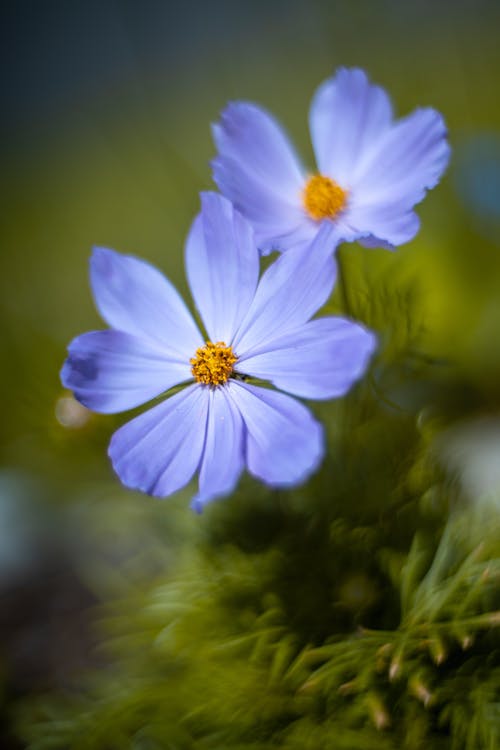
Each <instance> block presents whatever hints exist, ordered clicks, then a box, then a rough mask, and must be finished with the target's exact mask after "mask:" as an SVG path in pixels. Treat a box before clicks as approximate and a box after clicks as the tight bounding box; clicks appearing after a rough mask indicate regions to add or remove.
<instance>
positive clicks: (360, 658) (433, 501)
mask: <svg viewBox="0 0 500 750" xmlns="http://www.w3.org/2000/svg"><path fill="white" fill-rule="evenodd" d="M328 409H330V410H331V409H334V410H335V419H331V421H330V423H331V424H332V425H335V429H334V431H333V434H332V435H331V436H330V439H331V442H332V443H333V445H332V448H333V450H332V457H331V458H330V460H329V461H328V462H327V463H326V465H325V467H324V468H323V470H322V471H321V472H320V473H319V475H318V476H317V477H316V478H314V479H313V480H312V482H310V484H309V485H308V486H307V487H306V488H303V489H299V490H297V491H295V492H294V493H278V492H269V491H264V490H262V489H260V488H258V486H257V485H256V483H253V482H251V481H250V480H247V481H246V482H244V483H243V485H242V487H241V488H240V490H239V491H238V492H237V493H236V495H235V496H234V497H233V498H231V499H230V500H228V501H225V502H222V503H219V504H215V505H214V506H213V507H211V508H210V509H209V510H208V512H207V513H206V514H204V516H202V517H200V518H199V519H197V528H198V531H197V533H195V538H194V539H189V541H188V543H187V544H186V545H185V549H184V551H180V552H179V555H178V558H177V561H176V564H175V566H174V568H173V569H171V570H169V571H168V572H166V573H164V574H162V575H160V576H158V578H157V580H155V581H154V582H152V583H150V584H149V585H148V586H147V587H146V586H144V585H143V586H135V585H134V586H130V587H129V589H128V590H126V591H125V592H124V593H123V594H122V596H121V597H120V599H119V600H117V601H115V602H114V603H112V604H109V603H108V604H107V605H106V606H105V607H104V610H103V611H101V614H100V618H99V620H100V633H101V638H100V639H101V644H102V645H101V648H100V652H99V659H100V662H101V664H102V666H101V668H100V669H98V670H94V672H92V673H91V674H89V675H87V676H86V677H85V679H84V681H83V685H82V684H80V685H79V686H78V688H76V686H74V687H73V689H72V690H70V691H68V692H67V694H66V695H65V696H64V697H62V696H61V695H59V696H54V695H52V696H46V697H42V698H39V699H37V700H35V701H31V702H29V703H27V704H25V706H24V707H23V709H22V711H20V712H19V715H18V726H19V731H20V733H21V734H22V736H23V737H24V739H25V741H26V742H27V746H28V747H29V748H30V749H31V750H56V749H59V748H61V749H62V748H67V749H71V750H112V749H113V748H124V747H133V748H137V749H140V750H150V749H151V750H154V749H156V748H158V749H159V748H175V750H183V749H184V748H200V750H204V749H205V748H206V749H207V750H212V749H213V750H216V749H220V748H231V750H232V749H233V748H234V749H235V750H236V749H237V748H238V749H239V748H241V749H242V750H243V748H245V749H246V750H257V748H261V749H264V748H266V749H267V748H287V750H288V748H290V750H293V749H294V748H297V750H298V749H299V748H301V749H302V750H303V749H304V748H305V749H307V748H310V749H311V750H321V749H322V748H325V750H326V748H332V747H333V748H335V749H336V750H337V749H338V750H354V748H356V749H360V750H363V749H364V748H366V750H377V749H378V748H380V749H381V750H396V749H398V750H400V749H403V750H420V748H422V747H428V748H431V749H432V748H436V749H437V748H439V749H440V750H441V749H442V748H449V749H450V750H493V748H495V747H497V746H498V737H499V734H498V733H499V731H500V715H499V694H498V691H499V688H500V650H499V647H500V643H499V640H498V635H497V633H498V625H499V624H500V613H499V610H500V596H499V593H500V588H499V586H498V583H499V573H500V541H499V540H500V522H499V520H498V516H497V515H495V514H493V513H491V507H490V506H488V505H484V504H482V503H480V504H479V506H478V507H476V508H473V507H470V506H467V505H465V502H464V500H460V498H458V496H457V494H458V493H457V487H456V486H455V485H454V484H453V483H451V484H450V478H449V477H447V476H446V475H445V474H444V473H443V471H442V470H441V469H440V467H439V466H438V465H437V463H436V461H435V457H434V456H433V453H432V451H431V450H430V446H431V445H432V440H431V439H430V438H429V427H428V424H427V423H425V427H424V428H423V429H421V430H420V431H419V430H417V429H415V427H414V426H413V427H412V426H411V425H412V424H414V423H413V420H412V419H409V418H403V417H401V416H398V417H397V418H393V417H388V415H387V413H386V412H385V411H384V410H383V409H381V407H380V406H379V405H378V404H377V401H376V399H372V398H370V397H369V395H368V393H367V392H366V391H365V390H363V389H362V388H360V389H358V392H357V393H355V394H354V395H353V396H352V397H351V398H349V399H348V400H347V401H346V402H345V403H343V404H337V405H335V406H334V407H332V406H330V407H328V408H327V411H328ZM331 416H332V415H331V414H330V417H331ZM381 424H383V425H384V427H385V430H384V431H383V432H384V440H383V441H381V440H380V439H379V440H374V439H373V437H374V434H378V435H379V436H381V435H382V431H381ZM339 425H342V429H340V428H339ZM389 427H390V428H391V429H388V428H389ZM431 434H432V430H431ZM353 446H354V448H353ZM333 456H335V459H333ZM388 456H391V457H392V461H387V457H388ZM340 464H342V470H340ZM384 492H387V502H386V505H385V507H380V497H381V496H383V493H384ZM373 494H375V497H376V498H377V499H378V502H377V503H373V504H370V502H369V501H368V500H369V497H370V495H373ZM354 499H355V500H356V502H354ZM452 499H453V508H452V509H451V512H450V502H451V501H452ZM415 529H418V531H416V532H415Z"/></svg>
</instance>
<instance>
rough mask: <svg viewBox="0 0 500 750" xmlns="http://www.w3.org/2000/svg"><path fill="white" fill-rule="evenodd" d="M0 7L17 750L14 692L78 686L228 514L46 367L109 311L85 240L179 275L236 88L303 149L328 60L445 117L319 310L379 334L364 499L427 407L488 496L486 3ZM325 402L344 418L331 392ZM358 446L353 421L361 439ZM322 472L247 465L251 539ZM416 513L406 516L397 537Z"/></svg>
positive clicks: (1, 581)
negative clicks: (385, 226) (380, 234)
mask: <svg viewBox="0 0 500 750" xmlns="http://www.w3.org/2000/svg"><path fill="white" fill-rule="evenodd" d="M1 16H2V19H1V35H2V42H1V45H0V56H1V58H2V74H3V96H2V101H3V115H2V120H1V122H0V129H1V145H2V147H3V152H4V153H3V167H2V228H1V240H2V241H1V257H0V263H1V266H0V308H1V311H2V320H3V321H4V326H3V331H2V335H1V337H0V352H1V363H2V364H1V369H0V379H1V392H2V396H3V402H2V420H1V427H0V439H1V443H0V451H1V470H0V638H1V644H0V688H1V689H2V691H3V695H4V701H3V708H2V713H1V715H0V722H1V728H0V746H1V747H2V748H3V747H5V748H11V747H12V748H16V747H22V746H24V745H23V740H22V739H19V735H20V734H21V735H22V734H23V731H24V730H19V729H18V728H16V727H18V726H19V725H22V726H29V725H30V721H31V719H30V718H28V719H25V718H23V719H20V720H19V719H18V718H17V711H18V709H17V707H18V705H21V704H22V705H24V702H25V701H26V699H28V698H30V696H36V695H38V694H40V693H44V692H45V691H55V692H56V693H57V692H61V691H65V690H68V689H71V690H73V689H74V686H75V684H77V685H78V684H79V680H80V678H79V675H80V674H81V672H82V670H87V669H89V668H97V669H99V668H100V667H102V664H103V663H107V657H105V656H103V655H102V653H101V650H100V649H99V648H98V647H97V644H99V643H100V641H101V639H102V631H101V626H100V618H101V614H102V612H101V608H102V607H103V606H107V605H108V604H109V602H111V601H115V600H117V599H120V597H122V596H123V597H127V596H128V595H129V592H130V590H131V589H132V590H134V591H135V592H136V593H137V592H139V591H140V590H141V588H144V589H145V588H147V587H148V586H149V585H150V583H151V582H152V581H156V580H158V579H159V578H160V579H161V578H162V577H163V578H166V577H168V571H169V570H170V569H171V566H173V565H174V562H175V561H176V560H177V558H178V557H179V555H183V556H186V555H187V556H189V555H190V554H192V555H194V554H197V551H198V545H199V543H200V542H199V533H200V528H201V531H202V534H213V533H214V532H213V528H214V524H215V528H218V527H217V523H218V520H217V519H218V518H219V515H220V514H221V513H222V514H223V513H228V514H231V513H232V509H235V508H236V500H237V499H238V498H236V499H230V500H228V501H223V502H222V505H224V507H225V508H226V510H221V509H220V507H217V508H215V509H214V510H212V509H209V511H208V512H207V513H206V514H204V515H203V516H202V517H196V516H194V514H192V513H191V511H190V510H189V508H188V500H189V496H190V492H189V490H187V491H185V492H182V493H180V494H179V496H178V497H176V498H175V499H174V500H169V501H167V502H165V503H159V502H158V501H155V500H152V499H151V498H148V497H144V496H140V495H139V494H134V493H132V492H128V491H126V490H124V489H122V488H121V487H120V485H119V483H118V481H117V480H116V478H115V477H114V476H113V474H112V471H111V468H110V466H109V464H108V460H107V457H106V446H107V443H108V440H109V437H110V435H111V433H112V431H113V429H114V428H115V427H116V426H117V425H119V424H121V423H123V421H124V419H125V418H126V417H123V416H118V417H106V416H95V415H92V414H90V413H88V412H87V411H86V410H85V409H83V408H82V407H80V406H79V405H78V404H76V403H75V402H74V401H73V400H72V398H71V396H70V394H68V393H66V392H64V391H63V389H62V388H61V385H60V383H59V378H58V373H59V369H60V367H61V364H62V362H63V360H64V357H65V347H66V345H67V343H68V342H69V340H70V339H71V338H72V337H74V336H75V335H77V334H78V333H81V332H83V331H86V330H90V329H94V328H99V327H101V326H102V324H101V322H100V321H99V319H98V316H97V314H96V312H95V310H94V307H93V303H92V298H91V294H90V291H89V284H88V258H89V254H90V250H91V247H92V245H94V244H99V245H105V246H108V247H111V248H114V249H116V250H120V251H123V252H127V253H134V254H137V255H140V256H142V257H144V258H146V259H148V260H150V261H152V262H153V263H155V264H156V265H158V266H159V267H160V268H161V269H162V270H163V271H164V272H165V273H166V274H167V275H168V276H169V277H170V278H171V279H172V280H173V281H174V283H175V284H176V285H178V287H179V288H180V289H181V291H182V292H183V293H187V286H186V282H185V279H184V274H183V262H182V257H183V243H184V238H185V236H186V233H187V231H188V228H189V225H190V222H191V220H192V219H193V217H194V215H195V213H196V211H197V210H198V205H199V203H198V192H199V191H200V190H206V189H212V188H213V184H212V182H211V178H210V168H209V160H210V159H211V158H212V156H213V155H214V149H213V145H212V142H211V137H210V129H209V124H210V122H213V121H214V120H216V118H217V117H218V113H219V112H220V110H221V108H222V107H223V106H224V104H225V103H226V102H227V100H229V99H249V100H253V101H257V102H259V103H261V104H262V105H263V106H265V107H267V108H268V109H270V110H271V111H273V112H274V113H275V115H276V116H277V117H278V118H280V120H281V121H282V122H283V124H284V125H285V127H286V128H287V129H288V131H289V133H290V135H291V137H292V138H293V140H294V142H295V144H296V145H297V148H298V149H299V150H300V152H301V153H302V155H303V158H304V160H305V162H306V163H308V162H309V163H312V152H311V147H310V143H309V140H308V130H307V112H308V106H309V102H310V99H311V96H312V94H313V91H314V89H315V87H316V86H317V85H318V84H319V83H320V82H321V81H322V80H323V79H324V78H326V77H327V76H328V75H330V74H331V73H332V71H333V70H334V69H335V68H336V67H337V66H339V65H346V66H360V67H363V68H365V69H366V70H367V71H368V73H369V75H370V77H371V78H372V79H373V80H375V81H376V82H378V83H380V84H382V85H383V86H384V87H386V88H387V89H388V91H389V92H390V94H391V96H392V99H393V101H394V104H395V109H396V111H397V113H398V114H401V115H402V114H406V113H408V112H409V111H410V110H412V109H413V108H414V107H416V106H418V105H431V106H434V107H436V108H437V109H439V110H440V111H441V112H442V113H443V114H444V117H445V119H446V121H447V123H448V126H449V130H450V140H451V143H452V146H453V156H452V163H451V166H450V168H449V170H448V172H447V174H446V176H445V178H444V180H443V181H442V183H441V184H440V185H439V187H438V188H437V189H436V190H434V191H432V193H430V194H429V195H428V197H427V199H426V200H425V202H424V204H423V205H422V206H421V207H420V208H419V213H420V216H421V218H422V230H421V232H420V234H419V236H418V238H417V239H416V240H415V241H414V242H412V243H410V244H409V245H408V246H406V247H404V248H402V249H401V250H400V251H399V252H398V253H397V254H390V253H388V252H386V251H381V250H377V251H367V250H363V249H360V248H357V247H343V248H342V249H341V251H340V258H341V262H342V266H343V272H344V273H343V275H344V280H345V284H346V285H345V288H344V289H343V290H342V289H339V290H337V292H336V294H335V296H334V299H333V301H332V304H331V308H332V309H337V310H344V311H347V312H349V313H350V314H352V315H354V316H355V317H357V318H359V319H360V320H362V321H364V322H366V323H368V324H369V325H371V326H373V327H374V328H376V329H377V330H378V331H379V332H380V334H381V342H382V344H381V355H380V358H379V360H378V362H377V363H376V365H375V366H374V368H373V370H372V373H371V374H370V376H369V379H368V383H367V384H366V385H365V386H363V387H364V388H366V389H367V391H368V392H369V394H370V398H371V399H372V402H373V403H377V404H378V405H379V408H381V409H382V411H381V416H380V415H379V416H380V419H379V421H378V422H372V423H370V425H369V428H368V433H367V434H368V438H367V436H366V434H365V438H364V440H365V442H366V440H367V439H368V441H369V442H371V444H372V445H378V446H380V445H382V448H380V451H381V455H380V456H379V460H378V463H377V467H378V469H377V471H379V472H380V471H381V472H382V474H380V473H379V475H378V476H372V477H371V481H372V484H373V494H372V497H371V500H370V503H368V505H369V506H370V508H372V509H373V508H379V509H381V510H380V512H383V509H384V508H386V507H389V506H390V501H391V492H392V491H393V489H394V483H392V484H391V482H392V480H391V479H390V478H389V479H388V478H387V477H385V475H384V476H382V475H383V471H384V469H383V468H381V467H383V466H385V465H390V464H391V460H392V458H393V457H394V454H393V453H391V451H392V450H393V448H392V447H390V446H389V444H388V443H387V442H384V440H386V436H387V433H388V430H389V431H390V429H392V430H393V431H394V434H395V435H396V437H395V438H394V442H395V443H397V445H398V448H401V445H402V444H404V445H408V451H409V453H408V455H406V458H405V459H404V460H405V461H406V462H407V464H408V465H409V463H411V462H412V461H413V460H414V459H415V456H412V453H411V451H413V450H415V449H414V442H412V440H413V438H412V440H410V439H409V438H408V440H407V441H406V443H405V439H406V438H407V436H408V434H409V432H411V430H413V426H412V427H411V428H410V427H408V425H409V424H411V425H415V424H417V423H418V426H419V427H421V425H422V424H423V423H426V424H427V423H428V420H429V419H430V417H429V415H431V416H433V415H435V414H438V416H439V420H440V425H443V429H442V430H441V431H440V440H441V442H440V440H439V439H436V440H434V434H433V451H434V452H435V454H436V455H438V463H439V466H440V470H442V471H443V472H444V473H445V474H447V475H450V476H454V477H455V476H456V474H457V473H458V474H459V478H460V481H461V487H462V491H463V493H464V494H465V495H466V496H467V497H469V498H472V499H474V500H475V499H477V497H478V496H483V495H484V494H488V495H491V494H492V493H493V494H495V492H498V491H499V490H500V470H499V469H498V464H499V456H500V98H499V96H498V92H499V81H500V76H499V74H500V45H499V43H498V34H499V28H500V5H499V3H498V2H497V0H491V1H490V2H489V1H488V0H474V1H473V0H455V1H454V2H451V1H450V2H448V1H446V0H443V1H442V2H436V1H435V0H415V2H411V3H410V2H400V1H398V0H309V1H308V2H299V1H298V0H275V1H269V0H255V1H254V2H231V0H214V1H213V2H201V1H200V2H196V0H186V2H182V3H180V2H179V3H174V2H160V0H157V1H154V0H144V1H143V2H138V1H135V2H134V1H133V0H129V1H127V0H109V1H106V2H98V1H97V0H87V1H86V2H83V1H81V2H80V0H72V2H62V0H61V1H60V2H57V1H52V0H44V2H35V1H34V0H33V2H28V1H25V0H18V2H6V3H4V4H3V6H2V11H1ZM356 403H357V402H355V404H354V405H356ZM380 405H383V406H380ZM358 406H359V405H358ZM357 408H358V407H357ZM353 409H354V406H353ZM384 410H385V411H384ZM358 411H359V408H358ZM316 412H317V413H318V414H319V415H320V416H321V417H322V418H323V419H325V420H326V421H327V422H328V425H329V431H330V434H331V435H333V436H335V434H336V430H337V429H338V423H337V421H336V418H337V416H338V414H337V411H336V410H335V408H333V407H329V406H326V407H324V408H322V409H316ZM357 413H358V412H356V414H357ZM357 418H358V417H356V419H357ZM353 419H354V417H353ZM358 421H359V419H358ZM431 421H432V420H431ZM403 434H404V435H405V436H406V438H401V435H403ZM412 434H413V433H412ZM333 444H334V438H332V442H331V444H330V449H331V447H332V445H333ZM360 444H361V445H364V443H363V438H362V437H361V438H360V436H359V435H358V443H357V444H356V445H355V446H354V447H353V448H352V450H353V452H354V453H356V451H359V450H361V448H360V447H359V446H360ZM384 446H386V447H387V452H385V453H384ZM363 450H365V449H364V448H363ZM332 461H335V459H327V461H326V463H327V466H330V467H331V466H333V465H335V472H333V471H332V472H331V476H330V474H327V475H324V476H323V480H322V481H323V482H326V483H327V485H328V486H336V484H338V482H339V473H342V472H347V474H346V473H344V474H343V475H342V476H343V478H342V481H341V483H342V485H343V486H344V488H347V489H346V490H345V491H346V494H349V493H351V496H352V502H351V506H352V509H351V513H352V514H353V515H355V509H356V491H353V490H352V487H350V485H349V475H348V471H349V467H348V462H347V464H342V462H340V461H337V463H336V464H334V463H332ZM408 462H409V463H408ZM403 464H404V461H403V460H402V463H401V464H400V465H398V469H397V470H398V472H400V471H402V472H404V471H405V466H406V465H407V464H404V465H403ZM353 471H354V470H353ZM357 471H359V467H358V468H357V469H356V472H357ZM367 471H368V469H367ZM353 481H354V480H353ZM351 484H352V483H351ZM313 491H314V485H312V488H309V489H308V488H305V489H304V491H303V494H302V495H301V494H300V493H299V494H298V495H293V497H292V495H290V497H288V498H287V496H286V495H282V496H281V495H280V497H279V498H278V499H277V498H276V497H272V496H270V493H268V494H267V495H265V493H264V494H259V493H260V490H259V489H258V488H257V486H256V484H254V483H253V482H250V481H249V480H245V482H244V483H243V489H241V490H240V495H241V498H240V500H241V503H243V504H244V503H247V505H246V506H245V507H246V508H247V512H248V516H247V517H246V520H247V521H248V523H250V525H251V524H252V523H255V527H256V531H255V534H256V535H258V534H259V533H261V531H262V529H260V530H259V529H258V528H257V527H258V521H257V522H256V521H252V518H253V514H252V498H253V497H254V496H255V497H256V498H257V499H256V500H255V502H256V504H257V505H258V507H259V508H260V511H262V503H264V502H266V503H267V502H269V503H278V504H279V505H280V506H284V507H286V506H287V505H288V504H291V505H292V506H294V507H295V506H300V507H301V504H305V505H307V502H308V495H307V492H309V495H310V496H312V495H311V493H313ZM292 494H293V493H292ZM393 499H394V498H392V500H393ZM259 503H260V505H259ZM368 505H367V507H368ZM493 507H494V506H493ZM497 507H498V506H497ZM235 512H236V511H235ZM377 512H378V511H377ZM285 515H286V513H285ZM367 517H369V516H367ZM370 518H371V520H370V521H369V523H371V522H372V521H373V516H370ZM249 519H250V520H249ZM274 522H275V523H276V524H278V525H279V523H280V521H279V519H276V518H275V519H274ZM263 523H264V524H266V523H268V520H266V519H264V521H263ZM418 523H419V521H418V519H416V517H415V516H413V517H412V520H411V523H410V526H411V528H410V527H409V526H408V525H406V526H405V525H404V524H403V523H402V524H401V535H402V538H403V537H404V538H405V539H406V540H407V541H408V540H409V539H410V538H411V536H412V534H413V532H414V531H415V528H416V527H417V526H418ZM411 524H413V526H412V525H411ZM225 533H227V529H226V532H225ZM231 533H234V534H235V536H236V537H237V536H238V533H239V530H238V526H237V524H236V522H235V525H234V527H232V531H231ZM391 533H392V532H391ZM408 543H409V542H408ZM407 546H408V545H407ZM403 547H404V544H403ZM352 565H353V567H355V563H354V562H352ZM342 575H343V576H347V578H346V580H347V583H346V584H345V585H346V586H348V589H341V593H340V596H341V598H342V596H345V597H347V599H348V600H349V601H350V604H349V606H350V607H354V608H355V607H356V606H357V604H356V601H357V600H356V596H360V597H361V600H362V606H361V605H360V607H361V610H362V609H363V607H364V606H365V605H366V606H370V597H371V596H375V595H376V587H375V589H374V588H373V587H372V586H371V585H370V586H368V588H370V594H369V595H368V594H366V592H364V591H363V586H364V585H365V584H364V583H363V581H364V579H363V578H359V577H358V578H356V580H355V584H356V585H355V587H354V590H355V593H354V603H353V601H352V597H351V594H352V591H351V589H349V586H350V585H351V583H352V581H351V583H349V581H350V580H351V579H349V570H345V569H344V570H343V572H342ZM355 575H356V574H355V571H354V572H353V576H354V577H355ZM360 581H361V583H360ZM346 591H347V593H346ZM374 591H375V593H374ZM342 592H343V593H342ZM360 592H361V593H360ZM365 596H366V597H368V599H367V601H364V600H363V597H365ZM349 597H351V599H349ZM363 602H364V603H363ZM346 606H347V605H346ZM348 608H349V607H348ZM380 611H381V610H379V615H380V618H379V621H383V620H384V615H383V612H382V614H380ZM123 616H124V617H126V615H123ZM104 630H106V627H104ZM306 640H307V638H306ZM13 717H14V718H13ZM25 731H26V732H27V733H28V734H29V731H30V730H25ZM50 746H51V747H52V745H50ZM59 746H61V747H63V746H64V745H63V744H61V745H57V744H54V747H59ZM67 746H68V747H69V746H70V745H69V744H68V745H67ZM71 746H73V745H71ZM129 746H130V747H132V746H133V747H136V745H135V744H134V745H132V744H129V740H128V739H123V740H122V741H121V744H120V742H118V744H117V747H129ZM164 746H166V745H163V744H161V742H160V744H159V745H158V747H164ZM172 746H173V745H172ZM181 746H182V747H184V745H182V744H179V747H181ZM187 746H188V745H186V747H187ZM221 746H223V745H221ZM88 747H90V748H91V747H101V745H100V744H99V743H98V741H97V740H96V741H95V742H94V744H92V741H90V744H89V745H88ZM102 747H110V745H104V744H103V745H102ZM137 747H141V748H142V747H144V748H146V747H148V748H149V747H156V745H153V744H151V745H146V744H144V745H139V744H138V745H137ZM175 747H177V745H175ZM318 747H319V745H318ZM353 747H354V745H353ZM359 747H361V745H359ZM369 747H375V745H370V746H369ZM384 747H385V746H384ZM491 747H492V748H493V745H491Z"/></svg>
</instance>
